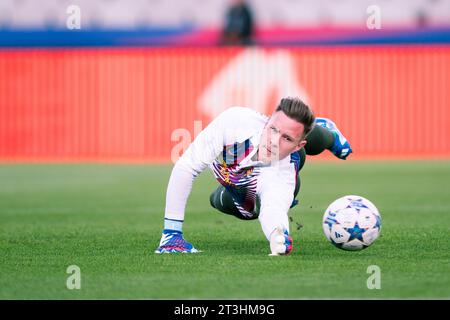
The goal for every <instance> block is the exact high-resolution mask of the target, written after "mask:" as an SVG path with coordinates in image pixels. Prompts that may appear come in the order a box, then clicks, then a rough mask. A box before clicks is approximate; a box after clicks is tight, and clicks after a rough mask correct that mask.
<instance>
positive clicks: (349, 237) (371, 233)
mask: <svg viewBox="0 0 450 320" xmlns="http://www.w3.org/2000/svg"><path fill="white" fill-rule="evenodd" d="M380 231H381V216H380V213H379V212H378V209H377V208H376V207H375V205H374V204H373V203H372V202H370V201H369V200H367V199H366V198H363V197H360V196H355V195H349V196H344V197H342V198H339V199H337V200H335V201H334V202H333V203H332V204H330V205H329V206H328V208H327V210H325V213H324V215H323V232H324V233H325V236H326V237H327V239H328V240H329V241H330V242H331V243H332V244H333V245H335V246H336V247H338V248H340V249H344V250H353V251H355V250H362V249H365V248H367V247H368V246H370V245H371V244H372V243H373V242H374V241H375V240H376V239H377V238H378V236H379V235H380Z"/></svg>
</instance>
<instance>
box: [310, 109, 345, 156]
mask: <svg viewBox="0 0 450 320" xmlns="http://www.w3.org/2000/svg"><path fill="white" fill-rule="evenodd" d="M306 140H307V141H308V143H307V144H306V145H305V151H306V154H307V155H317V154H319V153H322V152H323V151H324V150H325V149H327V150H330V151H331V152H332V153H333V154H334V155H335V156H336V157H338V158H339V159H342V160H345V159H346V158H347V157H348V155H349V154H350V153H351V152H352V149H351V147H350V144H349V143H348V141H347V139H346V138H345V137H344V136H343V135H342V133H341V132H340V131H339V129H338V128H337V127H336V124H335V123H334V122H333V121H331V120H329V119H326V118H316V125H315V126H314V128H313V129H312V130H311V132H310V133H309V134H308V136H307V137H306Z"/></svg>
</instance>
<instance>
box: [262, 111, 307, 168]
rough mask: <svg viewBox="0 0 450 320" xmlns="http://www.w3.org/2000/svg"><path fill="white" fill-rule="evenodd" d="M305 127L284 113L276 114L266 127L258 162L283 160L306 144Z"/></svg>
mask: <svg viewBox="0 0 450 320" xmlns="http://www.w3.org/2000/svg"><path fill="white" fill-rule="evenodd" d="M304 129H305V127H304V125H303V124H301V123H299V122H297V121H296V120H294V119H291V118H289V117H288V116H287V115H286V114H285V113H284V112H282V111H278V112H275V113H274V114H273V115H272V117H271V118H270V119H269V121H268V122H267V124H266V126H265V127H264V130H263V133H262V135H261V142H260V144H259V150H258V160H260V161H263V162H266V163H270V162H272V161H277V160H282V159H284V158H285V157H287V156H288V155H290V154H291V153H292V152H295V151H298V150H300V149H301V148H303V147H304V146H305V144H306V140H304V139H302V136H303V132H304Z"/></svg>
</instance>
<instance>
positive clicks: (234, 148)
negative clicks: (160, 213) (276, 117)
mask: <svg viewBox="0 0 450 320" xmlns="http://www.w3.org/2000/svg"><path fill="white" fill-rule="evenodd" d="M268 120H269V118H268V117H267V116H265V115H263V114H261V113H259V112H257V111H255V110H252V109H250V108H244V107H231V108H229V109H227V110H225V111H224V112H222V113H221V114H220V115H219V116H218V117H217V118H215V119H214V120H213V121H212V122H211V123H210V124H209V125H208V126H207V127H206V128H205V129H204V130H203V131H202V132H201V133H200V134H199V135H198V136H197V137H196V139H195V140H194V141H193V142H192V143H191V145H190V146H189V147H188V149H187V150H186V151H185V152H184V154H183V155H182V156H181V157H180V159H179V160H178V161H177V162H176V164H175V166H174V168H173V170H172V173H171V176H170V180H169V184H168V187H167V193H166V208H165V218H167V219H174V220H180V221H183V220H184V214H185V208H186V203H187V200H188V197H189V194H190V192H191V189H192V184H193V181H194V179H195V178H196V177H197V175H198V174H200V173H201V172H202V171H203V170H205V169H206V168H207V167H208V166H209V167H210V168H211V170H212V171H213V173H214V175H215V177H216V179H217V180H218V181H219V183H221V184H222V185H224V186H225V187H226V189H227V190H228V191H229V192H231V194H232V195H233V199H234V202H235V205H236V207H237V208H238V209H239V211H240V212H241V214H242V215H244V216H249V215H252V214H253V213H252V211H253V208H254V205H255V201H256V197H259V200H260V202H261V207H260V213H259V216H258V219H259V221H260V223H261V227H262V230H263V232H264V234H265V236H266V238H267V239H268V240H269V239H270V234H271V233H272V231H273V230H274V229H275V228H276V227H279V226H281V227H283V228H285V229H286V230H288V231H289V219H288V210H289V208H290V206H291V204H292V202H293V199H294V190H295V184H296V176H297V174H298V164H299V158H298V153H294V154H291V156H288V157H286V158H284V159H281V160H280V161H277V162H273V163H271V164H269V165H268V164H264V163H263V162H261V161H254V160H252V157H253V156H254V155H256V152H257V151H258V146H259V142H260V141H259V140H260V137H261V134H262V131H263V129H264V126H265V124H266V123H267V121H268Z"/></svg>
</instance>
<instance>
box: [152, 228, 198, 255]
mask: <svg viewBox="0 0 450 320" xmlns="http://www.w3.org/2000/svg"><path fill="white" fill-rule="evenodd" d="M175 252H182V253H197V252H201V251H199V250H197V249H195V248H194V246H193V245H192V244H190V243H189V242H187V241H186V240H184V238H183V233H182V232H179V231H171V230H164V231H163V234H162V235H161V241H160V242H159V247H158V248H157V249H156V250H155V253H175Z"/></svg>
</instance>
